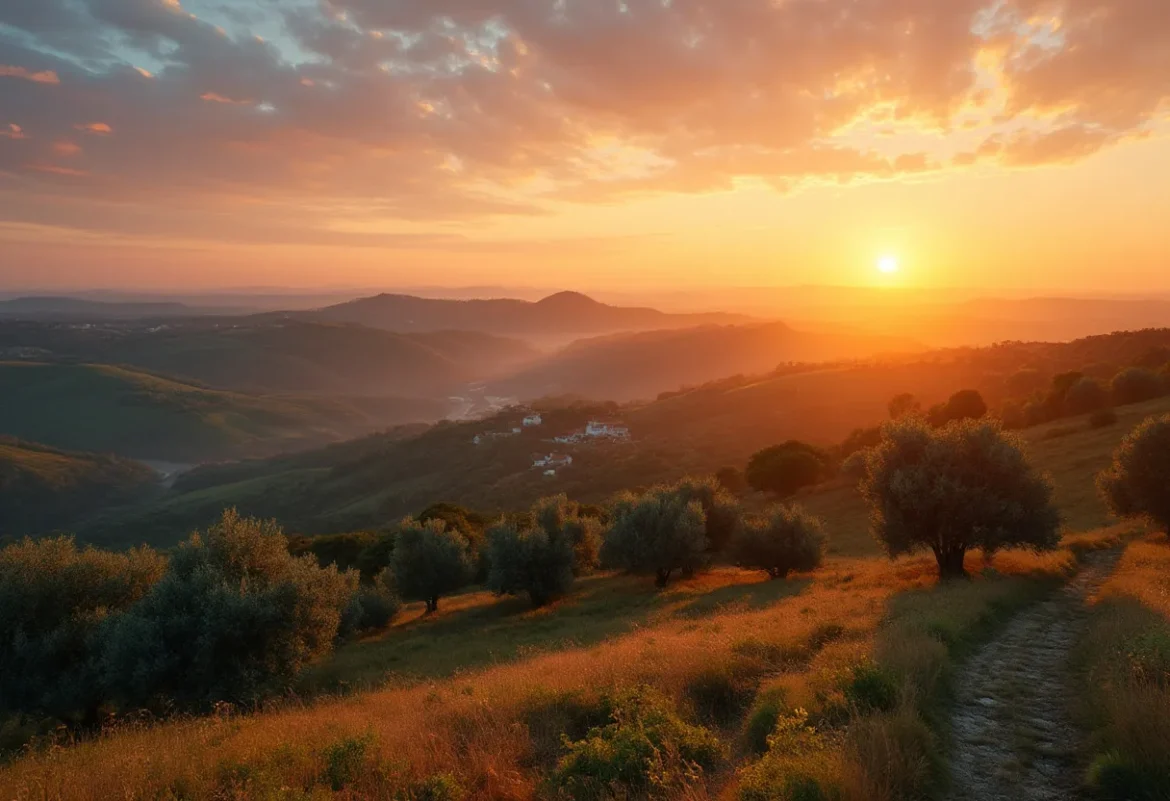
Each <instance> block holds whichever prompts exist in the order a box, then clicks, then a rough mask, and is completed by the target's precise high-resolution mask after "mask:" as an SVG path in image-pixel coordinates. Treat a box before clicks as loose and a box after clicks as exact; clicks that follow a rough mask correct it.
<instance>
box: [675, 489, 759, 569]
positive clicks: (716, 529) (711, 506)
mask: <svg viewBox="0 0 1170 801" xmlns="http://www.w3.org/2000/svg"><path fill="white" fill-rule="evenodd" d="M670 489H671V491H673V492H674V494H675V495H677V496H678V499H679V500H680V501H681V502H682V503H684V504H687V503H690V502H691V501H697V502H698V503H699V505H700V506H702V507H703V515H704V516H705V517H706V523H705V526H704V533H705V534H706V535H707V547H708V549H709V550H710V551H712V552H713V553H719V552H721V551H722V550H723V549H724V548H726V547H727V545H728V544H729V543H730V542H731V541H732V539H733V538H734V537H735V535H736V533H737V532H738V531H739V528H740V525H741V524H742V522H743V510H742V509H741V508H740V505H739V501H737V500H736V499H735V496H733V495H732V494H731V493H730V492H728V491H727V490H726V489H724V487H723V485H722V484H720V482H719V480H718V479H717V478H714V477H708V478H696V477H693V476H691V477H688V478H684V479H683V480H681V481H679V482H678V483H676V484H674V485H673V486H671V487H670Z"/></svg>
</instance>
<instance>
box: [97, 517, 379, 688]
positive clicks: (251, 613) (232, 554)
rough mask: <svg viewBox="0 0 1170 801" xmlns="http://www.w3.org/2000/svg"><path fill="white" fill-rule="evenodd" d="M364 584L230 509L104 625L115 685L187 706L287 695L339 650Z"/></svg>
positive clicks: (105, 663)
mask: <svg viewBox="0 0 1170 801" xmlns="http://www.w3.org/2000/svg"><path fill="white" fill-rule="evenodd" d="M357 583H358V576H357V574H356V573H352V572H351V573H344V574H343V573H338V572H337V569H336V568H334V567H329V568H326V569H323V568H320V567H318V566H317V563H316V560H315V559H314V558H313V557H310V556H305V557H301V558H295V557H293V556H291V555H290V554H289V552H288V547H287V541H286V540H285V537H284V534H283V533H282V532H281V530H280V528H279V527H278V526H277V525H276V524H275V523H274V522H267V523H265V522H261V521H259V520H254V519H245V518H242V517H240V516H239V515H238V514H237V513H236V511H235V510H234V509H233V510H228V511H226V512H224V514H223V517H222V518H221V519H220V521H219V522H218V523H216V524H215V525H214V526H212V527H211V528H209V529H208V530H207V531H206V532H205V533H204V534H194V535H192V536H191V538H190V539H189V540H188V541H187V542H186V543H184V544H183V545H181V546H180V547H179V548H178V549H177V551H176V552H175V554H174V555H173V556H172V557H171V560H170V564H169V565H168V567H167V572H166V574H165V575H164V576H163V577H162V579H161V580H160V581H159V582H158V583H157V584H155V585H154V587H153V588H152V589H151V590H150V592H149V593H147V594H146V596H145V597H143V598H142V600H141V601H139V602H138V603H137V604H135V605H134V606H133V607H132V608H131V609H129V610H128V611H126V612H125V613H124V614H122V615H120V616H118V617H117V618H114V619H112V620H111V621H110V624H109V625H108V626H106V627H105V628H104V630H103V632H102V636H103V637H104V638H105V648H104V654H103V657H102V665H101V666H102V671H103V677H104V680H105V682H106V686H107V687H108V688H109V689H110V692H111V693H112V695H113V697H115V698H117V699H120V700H123V701H124V702H126V703H128V704H133V705H136V706H157V705H158V702H164V703H174V704H175V705H177V706H179V707H180V708H205V707H207V706H210V705H211V704H214V703H216V702H219V701H230V702H254V701H257V700H259V699H261V698H264V697H266V696H269V695H272V694H275V693H279V692H281V691H282V690H284V689H285V688H287V687H288V685H289V684H290V683H291V681H292V679H293V678H294V677H295V676H296V675H297V674H298V673H299V672H300V670H301V668H302V667H304V665H306V664H307V663H308V662H309V661H310V660H311V659H314V658H316V657H319V656H322V655H323V654H325V653H327V652H328V651H329V650H330V649H331V648H332V646H333V642H334V640H335V638H336V636H337V632H338V628H339V624H340V621H341V614H342V610H343V609H345V607H346V606H347V605H348V603H349V601H350V598H351V597H352V595H353V593H354V592H355V591H356V589H357Z"/></svg>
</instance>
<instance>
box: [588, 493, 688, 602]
mask: <svg viewBox="0 0 1170 801" xmlns="http://www.w3.org/2000/svg"><path fill="white" fill-rule="evenodd" d="M706 526H707V516H706V515H705V514H704V513H703V505H702V504H701V503H699V502H698V501H689V502H687V501H685V500H684V499H683V498H682V497H681V496H680V495H679V493H677V492H674V491H673V490H672V489H671V488H670V487H655V488H654V489H651V490H650V491H649V492H647V493H646V494H644V495H640V496H638V495H632V494H630V493H626V494H623V495H621V496H619V497H618V499H617V500H616V501H615V502H614V505H613V513H612V523H611V526H610V529H609V532H608V533H607V535H606V537H605V542H604V544H603V545H602V549H601V558H602V562H603V563H604V564H606V565H610V566H612V567H618V568H623V569H625V570H628V571H629V572H631V573H635V574H652V575H653V576H654V579H655V583H656V584H657V585H658V586H659V587H665V586H666V584H667V582H669V581H670V577H671V575H672V574H673V573H674V572H675V571H676V570H681V571H684V572H693V571H694V570H697V569H698V568H700V567H702V566H703V565H704V564H705V563H706V552H707V546H708V542H707V534H706Z"/></svg>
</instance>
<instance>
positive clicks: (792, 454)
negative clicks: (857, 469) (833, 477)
mask: <svg viewBox="0 0 1170 801" xmlns="http://www.w3.org/2000/svg"><path fill="white" fill-rule="evenodd" d="M828 462H829V458H828V456H827V455H826V454H825V453H824V452H822V451H821V450H820V449H818V448H816V447H814V446H812V445H808V444H806V443H804V442H798V441H796V440H791V441H789V442H785V443H784V444H782V445H775V446H773V447H771V448H765V449H764V450H762V451H760V452H758V453H756V454H754V455H753V456H752V458H751V459H750V460H749V461H748V466H747V471H746V473H745V475H746V476H747V481H748V484H750V485H751V487H752V489H754V490H757V491H759V492H770V493H773V494H775V495H779V496H781V497H786V496H789V495H792V494H794V493H796V492H797V491H798V490H801V489H804V488H805V487H809V486H812V485H813V484H816V483H818V482H820V481H822V480H824V479H825V478H826V477H827V475H828Z"/></svg>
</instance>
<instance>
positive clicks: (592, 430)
mask: <svg viewBox="0 0 1170 801" xmlns="http://www.w3.org/2000/svg"><path fill="white" fill-rule="evenodd" d="M585 436H587V437H609V438H611V439H629V438H630V429H629V428H628V427H627V426H621V425H616V424H614V423H601V422H598V421H596V420H590V421H589V425H587V426H585Z"/></svg>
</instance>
